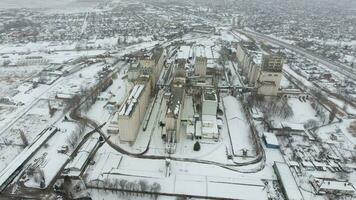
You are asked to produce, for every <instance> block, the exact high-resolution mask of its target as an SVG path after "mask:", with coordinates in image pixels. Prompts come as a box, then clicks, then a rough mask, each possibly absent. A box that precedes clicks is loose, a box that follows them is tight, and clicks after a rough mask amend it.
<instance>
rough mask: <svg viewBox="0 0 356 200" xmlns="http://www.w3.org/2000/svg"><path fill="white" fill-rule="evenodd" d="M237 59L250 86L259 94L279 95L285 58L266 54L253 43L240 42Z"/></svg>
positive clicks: (270, 53)
mask: <svg viewBox="0 0 356 200" xmlns="http://www.w3.org/2000/svg"><path fill="white" fill-rule="evenodd" d="M237 58H238V61H239V63H240V65H241V66H242V72H243V75H244V76H245V77H246V80H247V82H248V85H249V86H251V87H255V88H256V90H257V94H261V95H266V96H276V95H277V94H278V91H279V87H280V83H281V80H282V68H283V58H282V57H281V56H280V55H278V54H275V53H272V52H266V51H264V50H262V49H261V48H259V47H258V46H257V45H256V44H255V43H253V42H240V43H239V44H238V46H237Z"/></svg>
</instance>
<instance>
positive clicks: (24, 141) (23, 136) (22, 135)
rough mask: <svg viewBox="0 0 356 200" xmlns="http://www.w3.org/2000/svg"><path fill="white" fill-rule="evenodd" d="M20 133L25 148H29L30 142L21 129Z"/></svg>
mask: <svg viewBox="0 0 356 200" xmlns="http://www.w3.org/2000/svg"><path fill="white" fill-rule="evenodd" d="M19 133H20V138H21V140H22V144H23V146H24V147H27V146H28V145H29V142H28V140H27V137H26V135H25V133H24V132H23V131H22V130H20V129H19Z"/></svg>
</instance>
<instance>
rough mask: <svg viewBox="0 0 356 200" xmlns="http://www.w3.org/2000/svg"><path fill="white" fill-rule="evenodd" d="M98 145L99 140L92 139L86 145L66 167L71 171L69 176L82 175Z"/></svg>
mask: <svg viewBox="0 0 356 200" xmlns="http://www.w3.org/2000/svg"><path fill="white" fill-rule="evenodd" d="M97 144H98V138H90V139H89V140H88V141H86V142H85V143H84V145H83V146H82V148H81V149H80V150H79V152H78V154H77V155H76V156H75V157H74V159H73V160H72V161H71V162H69V163H68V165H67V166H66V169H68V170H69V173H68V174H70V175H74V176H76V175H79V174H80V173H81V171H82V169H83V167H84V166H85V164H86V162H87V161H88V159H89V156H90V154H91V153H92V152H93V150H94V148H95V147H96V145H97Z"/></svg>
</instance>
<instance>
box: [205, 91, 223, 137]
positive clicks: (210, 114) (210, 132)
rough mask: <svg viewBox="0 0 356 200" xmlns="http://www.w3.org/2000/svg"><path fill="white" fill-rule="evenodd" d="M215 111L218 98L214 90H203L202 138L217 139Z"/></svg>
mask: <svg viewBox="0 0 356 200" xmlns="http://www.w3.org/2000/svg"><path fill="white" fill-rule="evenodd" d="M217 109H218V98H217V95H216V92H215V90H213V89H205V90H204V92H203V95H202V127H201V129H202V131H201V134H202V138H209V139H210V138H217V137H218V133H219V132H218V125H217V119H216V114H217Z"/></svg>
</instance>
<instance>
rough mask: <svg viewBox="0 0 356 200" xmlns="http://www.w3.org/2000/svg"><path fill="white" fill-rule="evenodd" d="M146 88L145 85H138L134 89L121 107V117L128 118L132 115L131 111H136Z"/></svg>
mask: <svg viewBox="0 0 356 200" xmlns="http://www.w3.org/2000/svg"><path fill="white" fill-rule="evenodd" d="M144 88H145V85H143V84H138V85H135V86H134V87H133V89H132V90H131V93H130V95H129V96H128V98H127V99H126V102H125V103H124V104H123V106H122V107H121V110H120V112H119V115H121V116H128V115H130V114H131V111H132V110H133V109H134V107H135V105H136V104H137V102H138V98H139V97H140V95H141V93H142V91H143V89H144Z"/></svg>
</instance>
